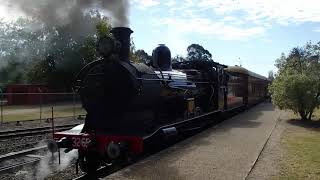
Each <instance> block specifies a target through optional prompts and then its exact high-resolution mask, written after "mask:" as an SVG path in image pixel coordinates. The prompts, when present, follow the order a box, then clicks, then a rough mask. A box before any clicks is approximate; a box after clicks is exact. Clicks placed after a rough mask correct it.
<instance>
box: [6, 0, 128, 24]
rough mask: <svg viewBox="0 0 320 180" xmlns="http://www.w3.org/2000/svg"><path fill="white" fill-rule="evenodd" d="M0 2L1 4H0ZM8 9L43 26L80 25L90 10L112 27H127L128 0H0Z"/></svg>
mask: <svg viewBox="0 0 320 180" xmlns="http://www.w3.org/2000/svg"><path fill="white" fill-rule="evenodd" d="M1 1H2V2H1ZM0 2H1V4H2V5H6V6H7V7H8V9H12V10H15V11H18V12H19V13H22V14H24V15H25V16H27V17H29V18H32V19H36V20H38V21H39V22H41V23H43V24H44V25H45V26H48V27H52V26H65V25H70V24H74V25H76V26H75V27H77V26H79V24H81V21H79V18H80V17H82V15H83V13H86V12H88V11H90V10H98V11H99V12H102V14H106V15H107V16H109V17H110V19H111V23H112V25H113V26H114V27H117V26H128V25H129V20H128V10H129V2H128V0H14V1H13V0H0Z"/></svg>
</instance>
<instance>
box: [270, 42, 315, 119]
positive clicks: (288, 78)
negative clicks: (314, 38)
mask: <svg viewBox="0 0 320 180" xmlns="http://www.w3.org/2000/svg"><path fill="white" fill-rule="evenodd" d="M319 50H320V43H317V44H311V43H307V44H306V45H305V46H304V47H302V48H301V47H297V48H293V49H292V50H291V52H290V53H289V55H288V56H285V55H284V54H282V55H281V57H280V58H279V59H277V60H276V66H277V67H278V68H279V71H278V74H277V76H276V77H275V79H274V81H273V82H272V84H271V86H270V87H269V90H270V93H271V97H272V101H273V103H274V104H275V105H277V106H278V107H279V108H280V109H290V110H292V111H293V112H295V113H297V114H299V115H300V117H301V119H302V120H311V117H312V114H313V111H314V109H315V108H317V107H318V106H319V104H320V99H319V96H320V63H319V60H320V59H319V57H320V51H319Z"/></svg>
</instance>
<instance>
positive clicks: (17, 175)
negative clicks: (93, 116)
mask: <svg viewBox="0 0 320 180" xmlns="http://www.w3.org/2000/svg"><path fill="white" fill-rule="evenodd" d="M74 123H83V120H78V119H76V120H73V119H72V118H62V119H56V120H55V125H65V124H74ZM50 125H51V123H46V122H45V121H42V123H41V124H39V121H24V122H22V126H16V125H15V123H14V122H10V123H4V124H2V125H0V131H8V130H16V129H28V128H35V127H45V126H50ZM51 138H52V134H51V133H47V134H42V135H35V136H26V137H18V138H11V139H3V140H0V144H1V146H0V155H3V154H7V153H10V152H16V151H21V150H24V149H29V148H33V147H38V146H43V145H46V140H47V139H51ZM61 152H62V153H61V161H62V164H61V165H59V164H58V160H57V154H56V155H55V158H54V159H52V155H51V153H46V154H45V155H44V158H43V159H42V160H41V161H40V164H38V165H36V166H31V167H30V166H25V167H23V168H21V169H20V170H17V171H16V172H12V173H8V174H1V175H0V179H1V180H2V179H3V180H11V179H18V180H19V179H21V180H22V179H23V180H24V179H30V180H33V179H50V180H51V179H52V180H55V179H57V180H60V179H61V180H62V179H72V178H74V177H77V176H78V175H76V174H75V165H74V164H75V160H76V158H77V153H76V152H70V153H68V154H65V153H63V150H61ZM40 155H43V154H40Z"/></svg>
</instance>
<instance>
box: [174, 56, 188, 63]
mask: <svg viewBox="0 0 320 180" xmlns="http://www.w3.org/2000/svg"><path fill="white" fill-rule="evenodd" d="M183 61H186V59H185V58H184V57H182V56H180V55H176V56H175V57H173V58H172V62H173V63H177V62H183Z"/></svg>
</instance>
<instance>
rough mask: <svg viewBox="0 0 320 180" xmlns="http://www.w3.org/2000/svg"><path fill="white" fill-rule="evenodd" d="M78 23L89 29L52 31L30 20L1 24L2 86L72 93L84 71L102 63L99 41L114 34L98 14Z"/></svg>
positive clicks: (84, 17)
mask: <svg viewBox="0 0 320 180" xmlns="http://www.w3.org/2000/svg"><path fill="white" fill-rule="evenodd" d="M78 19H79V20H78V21H79V22H81V23H82V25H83V27H85V28H84V29H83V30H82V29H76V28H75V27H73V24H75V23H73V24H67V25H64V26H59V27H48V26H41V24H37V22H34V21H32V20H29V19H19V20H18V21H16V22H13V23H6V22H1V24H0V39H1V41H0V59H1V62H0V63H1V69H0V75H1V77H0V80H1V82H2V83H19V82H24V83H40V84H47V85H49V86H51V87H53V88H56V89H64V90H68V89H70V86H71V82H72V80H73V78H74V76H75V75H76V74H77V73H78V72H79V71H80V69H81V68H82V67H83V66H84V65H86V64H87V63H89V62H91V61H94V60H97V59H100V55H99V53H98V52H97V50H96V42H97V39H98V38H100V37H101V36H105V35H107V36H108V35H110V30H111V26H110V24H109V21H108V19H106V18H105V17H103V16H101V15H100V14H99V13H98V12H95V14H94V16H93V15H92V14H84V15H83V17H79V18H78ZM34 27H37V28H34ZM22 66H23V67H22ZM12 67H16V68H15V70H14V71H12V70H10V69H12Z"/></svg>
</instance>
